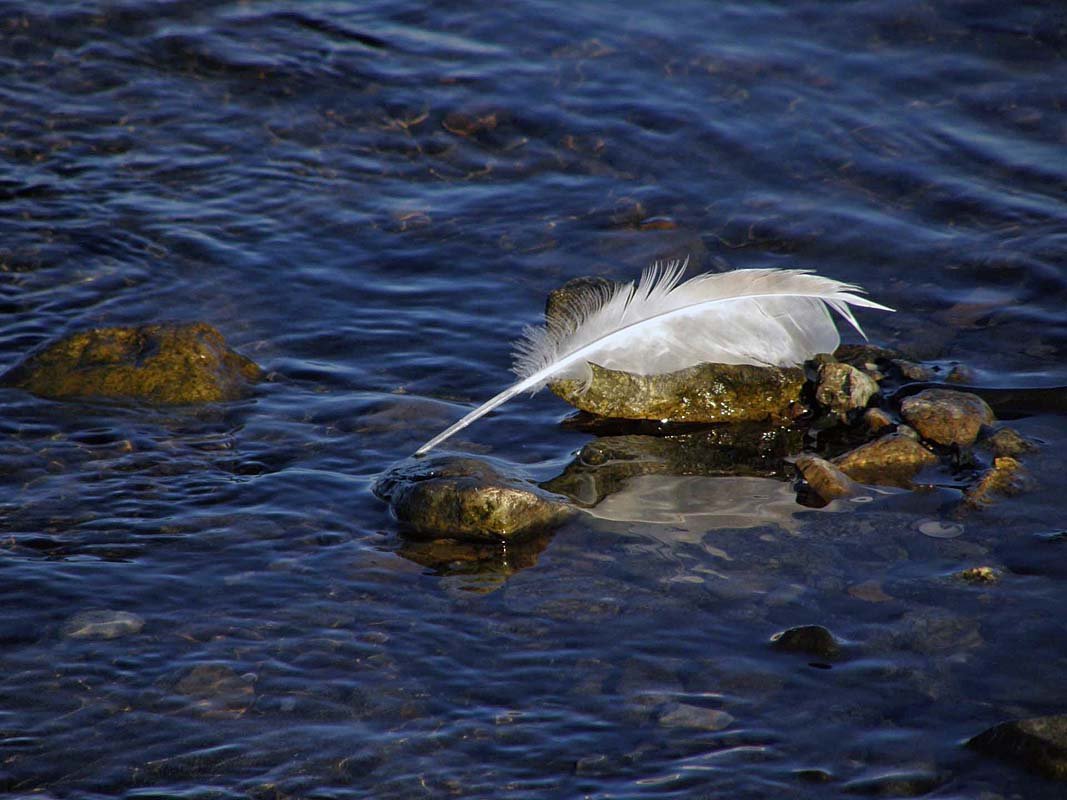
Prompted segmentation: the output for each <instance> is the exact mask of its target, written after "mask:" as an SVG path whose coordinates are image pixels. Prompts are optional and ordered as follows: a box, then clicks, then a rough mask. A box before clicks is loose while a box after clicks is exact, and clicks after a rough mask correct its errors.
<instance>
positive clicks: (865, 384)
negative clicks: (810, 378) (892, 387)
mask: <svg viewBox="0 0 1067 800" xmlns="http://www.w3.org/2000/svg"><path fill="white" fill-rule="evenodd" d="M877 393H878V382H877V381H876V380H875V379H874V378H872V377H870V376H869V375H867V374H866V373H865V372H861V371H860V370H858V369H856V368H855V367H854V366H852V365H851V364H842V363H840V362H830V363H824V364H822V366H820V367H819V381H818V384H817V385H816V387H815V400H816V401H817V402H818V403H819V405H821V406H823V407H824V408H826V409H828V410H829V411H830V412H831V413H833V414H836V415H837V418H838V419H840V420H841V421H842V422H844V421H846V420H847V419H848V417H849V414H850V413H851V412H852V411H856V410H858V409H861V408H866V407H867V403H869V402H870V400H871V398H872V397H874V395H876V394H877Z"/></svg>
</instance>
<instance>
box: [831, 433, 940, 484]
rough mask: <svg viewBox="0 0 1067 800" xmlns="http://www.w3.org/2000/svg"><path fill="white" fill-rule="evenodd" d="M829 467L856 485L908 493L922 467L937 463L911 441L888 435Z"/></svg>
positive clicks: (861, 446) (929, 454) (928, 453)
mask: <svg viewBox="0 0 1067 800" xmlns="http://www.w3.org/2000/svg"><path fill="white" fill-rule="evenodd" d="M833 463H834V464H835V465H836V466H837V467H839V468H840V469H841V471H842V472H844V473H845V474H846V475H847V476H848V477H850V478H852V480H854V481H858V482H859V483H868V484H873V485H876V486H900V487H903V488H905V489H908V488H911V482H912V479H913V478H914V477H915V476H916V475H917V474H918V473H919V471H920V470H921V469H922V468H923V467H928V466H933V465H934V464H937V463H938V460H937V456H935V455H934V454H933V453H931V452H930V451H929V450H927V449H926V448H925V447H923V446H922V445H921V444H919V442H917V441H915V440H914V439H912V438H911V437H909V436H906V435H902V434H900V433H891V434H888V435H887V436H883V437H881V438H880V439H875V440H874V441H873V442H868V443H867V444H864V445H860V446H859V447H857V448H856V449H855V450H852V451H850V452H848V453H845V454H844V455H841V456H838V457H837V458H835V459H834V460H833Z"/></svg>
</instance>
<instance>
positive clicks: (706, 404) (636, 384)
mask: <svg viewBox="0 0 1067 800" xmlns="http://www.w3.org/2000/svg"><path fill="white" fill-rule="evenodd" d="M618 285H619V284H617V283H616V282H614V281H609V280H606V279H604V278H591V277H584V278H575V279H574V280H571V281H568V282H567V283H566V284H564V285H563V286H562V287H560V288H559V289H556V290H555V291H553V292H552V293H551V294H550V295H549V297H548V302H547V303H546V304H545V319H546V320H547V321H548V322H549V323H552V322H553V321H558V320H560V319H561V318H562V319H566V318H568V317H572V316H573V313H571V310H572V309H574V308H580V307H582V306H583V305H584V304H586V303H587V302H588V297H589V296H590V295H593V296H596V295H604V296H606V295H607V294H609V293H610V292H611V291H613V290H614V289H615V288H616V287H617V286H618ZM590 368H591V369H592V380H591V381H590V383H589V384H588V386H583V384H582V382H581V381H576V380H559V381H554V382H552V383H550V384H549V388H550V389H551V390H552V391H553V392H554V393H555V394H556V395H557V396H559V397H561V398H562V399H564V400H566V401H567V402H568V403H570V404H571V405H572V406H574V407H575V408H578V409H581V410H582V411H586V412H588V413H590V414H596V415H597V416H601V417H612V418H616V419H635V420H640V419H651V420H671V421H672V422H747V421H758V422H762V421H766V420H771V421H781V420H789V419H794V418H795V417H797V416H798V415H800V414H802V413H803V412H804V411H805V410H806V408H805V406H804V404H803V403H802V402H801V396H800V395H801V390H802V389H803V388H804V380H805V378H804V371H803V370H802V369H799V368H796V367H782V368H779V367H759V366H753V365H750V364H742V365H738V364H698V365H697V366H695V367H690V368H688V369H682V370H678V371H676V372H668V373H665V374H661V375H636V374H634V373H631V372H621V371H619V370H613V369H607V368H605V367H601V366H599V365H596V364H591V365H590Z"/></svg>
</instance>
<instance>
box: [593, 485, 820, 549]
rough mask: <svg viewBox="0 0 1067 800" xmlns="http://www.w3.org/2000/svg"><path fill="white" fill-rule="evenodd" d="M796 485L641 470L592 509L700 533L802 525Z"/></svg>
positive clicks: (621, 518)
mask: <svg viewBox="0 0 1067 800" xmlns="http://www.w3.org/2000/svg"><path fill="white" fill-rule="evenodd" d="M806 510H807V509H805V508H804V507H803V506H800V505H797V497H796V491H795V490H794V488H793V486H792V485H791V484H790V483H788V482H786V481H780V480H777V481H776V480H772V479H770V478H746V477H732V478H707V477H698V476H687V475H641V476H638V477H636V478H631V479H630V480H628V481H627V482H626V485H625V486H624V487H623V488H622V489H621V490H620V491H618V492H616V493H615V494H612V495H610V496H609V497H606V498H604V499H603V500H601V501H600V502H599V503H597V505H596V506H594V507H593V508H591V509H588V510H587V511H588V513H589V514H592V515H593V516H594V517H597V518H598V519H605V520H614V521H616V522H645V523H649V524H652V525H676V526H678V527H680V528H682V529H684V530H686V531H689V532H691V533H693V534H695V535H699V534H701V533H703V532H705V531H712V530H716V529H718V528H753V527H760V526H763V525H775V526H778V527H780V528H783V529H784V530H787V531H795V530H796V528H797V522H796V519H795V517H796V515H797V514H799V513H800V512H802V511H806Z"/></svg>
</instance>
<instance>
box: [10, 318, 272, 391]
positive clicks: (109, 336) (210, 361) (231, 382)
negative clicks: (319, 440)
mask: <svg viewBox="0 0 1067 800" xmlns="http://www.w3.org/2000/svg"><path fill="white" fill-rule="evenodd" d="M259 378H260V369H259V367H257V366H256V365H255V363H253V362H252V361H251V360H249V359H247V358H245V357H244V356H242V355H240V354H238V353H236V352H234V351H233V350H231V349H230V348H229V347H227V346H226V342H225V340H224V339H223V337H222V334H221V333H219V332H218V330H216V329H215V328H214V327H212V326H211V325H207V324H205V323H202V322H194V323H161V324H156V325H140V326H137V327H130V328H94V329H92V330H88V331H81V332H79V333H75V334H72V335H71V336H68V337H67V338H65V339H61V340H60V341H58V342H55V343H53V344H51V345H48V346H46V347H44V348H43V349H41V350H38V351H37V352H35V353H33V354H31V355H30V356H28V357H27V358H26V359H25V360H23V361H22V362H21V363H20V364H18V365H16V366H15V367H13V368H12V369H11V370H9V371H8V372H7V373H5V374H4V375H3V377H2V378H0V384H3V385H5V386H13V387H16V388H19V389H24V390H26V391H28V392H32V393H33V394H36V395H40V396H41V397H49V398H53V399H66V398H80V397H107V398H124V399H130V400H141V401H144V402H147V403H155V404H159V405H172V404H173V405H187V404H192V403H213V402H222V401H227V400H235V399H238V398H240V397H242V396H243V395H244V394H245V393H246V391H247V387H248V384H249V383H251V382H254V381H256V380H258V379H259Z"/></svg>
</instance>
